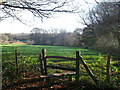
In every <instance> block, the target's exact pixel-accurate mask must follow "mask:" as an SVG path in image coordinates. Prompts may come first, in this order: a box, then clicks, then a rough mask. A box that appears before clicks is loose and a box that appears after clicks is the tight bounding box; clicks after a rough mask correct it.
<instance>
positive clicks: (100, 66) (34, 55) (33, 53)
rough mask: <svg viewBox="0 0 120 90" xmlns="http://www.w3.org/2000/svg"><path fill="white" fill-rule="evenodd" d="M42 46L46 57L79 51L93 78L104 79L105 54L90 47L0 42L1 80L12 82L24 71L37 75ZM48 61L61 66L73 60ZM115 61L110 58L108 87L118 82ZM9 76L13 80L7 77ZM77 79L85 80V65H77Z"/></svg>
mask: <svg viewBox="0 0 120 90" xmlns="http://www.w3.org/2000/svg"><path fill="white" fill-rule="evenodd" d="M42 49H46V50H47V55H49V56H64V57H72V58H75V56H76V55H75V52H76V51H80V52H81V57H82V58H83V60H84V61H85V62H86V63H87V65H88V67H89V68H90V69H91V70H92V71H93V73H94V74H95V77H96V78H97V79H98V80H100V82H104V81H105V79H106V60H107V58H106V55H105V54H103V53H100V52H97V51H94V50H90V49H84V48H80V47H63V46H43V45H4V46H2V62H3V64H2V65H3V83H5V84H7V83H9V82H15V81H16V79H22V78H24V77H25V74H27V75H28V76H29V74H30V72H31V73H32V74H33V75H34V74H40V72H39V64H40V63H39V60H38V57H39V54H40V53H41V50H42ZM15 50H17V53H18V67H19V73H20V74H19V75H18V76H16V73H15V72H16V67H15ZM47 63H48V64H55V65H60V66H65V67H67V68H75V61H66V60H58V59H49V60H47ZM116 63H117V61H112V62H111V66H110V70H111V79H110V80H111V84H109V85H110V86H111V87H118V85H119V83H118V82H119V75H118V73H119V72H118V70H119V67H117V66H115V64H116ZM59 72H63V71H62V70H52V69H48V73H59ZM11 77H14V78H15V79H14V80H13V79H12V80H11ZM80 79H81V80H89V82H91V83H92V80H91V79H90V76H89V75H88V74H87V73H86V71H85V68H84V67H83V65H82V64H80Z"/></svg>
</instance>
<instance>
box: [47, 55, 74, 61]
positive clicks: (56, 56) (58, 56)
mask: <svg viewBox="0 0 120 90" xmlns="http://www.w3.org/2000/svg"><path fill="white" fill-rule="evenodd" d="M46 58H58V59H66V60H73V61H75V60H76V58H68V57H60V56H46Z"/></svg>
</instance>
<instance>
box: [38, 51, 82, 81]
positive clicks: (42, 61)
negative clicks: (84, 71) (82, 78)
mask: <svg viewBox="0 0 120 90" xmlns="http://www.w3.org/2000/svg"><path fill="white" fill-rule="evenodd" d="M48 58H56V59H65V60H70V61H76V67H75V69H73V68H65V67H59V66H54V65H47V59H48ZM39 60H40V70H41V74H42V75H44V77H45V75H46V76H47V77H53V76H55V77H60V76H62V75H69V76H70V77H71V78H69V79H71V80H72V75H75V80H76V82H79V66H80V53H79V51H76V58H69V57H60V56H47V55H46V49H43V50H42V53H41V54H40V56H39ZM48 68H52V69H61V70H68V71H72V72H67V73H60V74H53V75H48V72H47V69H48Z"/></svg>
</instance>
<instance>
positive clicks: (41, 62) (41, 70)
mask: <svg viewBox="0 0 120 90" xmlns="http://www.w3.org/2000/svg"><path fill="white" fill-rule="evenodd" d="M41 56H42V55H41V54H39V61H40V72H41V74H42V75H43V74H44V73H43V61H42V57H41Z"/></svg>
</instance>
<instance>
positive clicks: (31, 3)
mask: <svg viewBox="0 0 120 90" xmlns="http://www.w3.org/2000/svg"><path fill="white" fill-rule="evenodd" d="M70 3H73V2H72V0H3V1H2V2H0V9H1V13H3V14H4V17H9V16H12V17H14V18H16V19H17V20H21V19H20V17H18V16H17V15H18V14H19V13H20V12H22V11H29V12H31V13H32V14H33V15H34V16H36V17H40V18H41V19H43V18H44V17H46V18H49V17H50V16H51V15H52V14H53V13H54V12H69V13H73V12H74V11H76V10H77V9H78V7H79V6H74V5H73V4H70ZM70 5H73V6H70ZM4 17H3V16H1V18H4Z"/></svg>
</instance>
